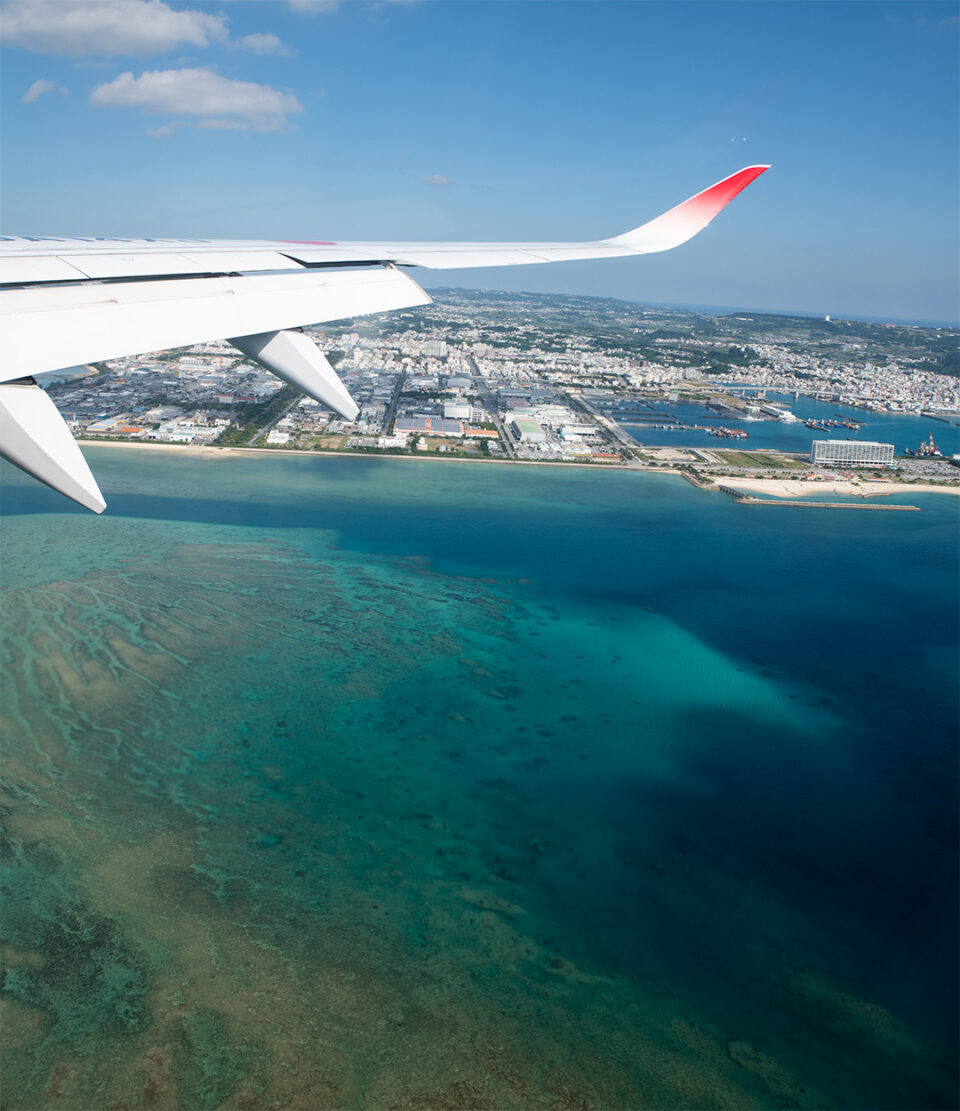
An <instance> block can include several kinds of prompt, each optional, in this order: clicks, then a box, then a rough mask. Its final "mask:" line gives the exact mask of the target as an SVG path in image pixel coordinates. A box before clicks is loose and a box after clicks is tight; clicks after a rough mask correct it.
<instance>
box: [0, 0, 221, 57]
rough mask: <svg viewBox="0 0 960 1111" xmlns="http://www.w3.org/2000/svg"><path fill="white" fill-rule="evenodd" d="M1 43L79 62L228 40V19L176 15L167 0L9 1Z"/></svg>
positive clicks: (192, 12) (198, 14) (0, 23)
mask: <svg viewBox="0 0 960 1111" xmlns="http://www.w3.org/2000/svg"><path fill="white" fill-rule="evenodd" d="M0 15H2V19H0V38H2V39H3V41H4V42H6V43H9V44H10V45H12V46H22V47H26V48H27V49H28V50H36V51H39V52H41V53H45V54H68V55H71V56H73V57H89V56H94V55H100V56H111V55H116V54H152V53H158V52H162V51H165V50H173V49H175V48H176V47H179V46H208V45H209V44H210V43H211V42H222V41H224V40H225V39H226V38H227V20H226V17H225V16H222V15H210V14H208V13H207V12H201V11H195V10H192V9H182V10H174V9H173V8H171V7H170V6H169V5H167V4H165V3H164V2H163V0H5V3H4V4H3V8H2V10H0Z"/></svg>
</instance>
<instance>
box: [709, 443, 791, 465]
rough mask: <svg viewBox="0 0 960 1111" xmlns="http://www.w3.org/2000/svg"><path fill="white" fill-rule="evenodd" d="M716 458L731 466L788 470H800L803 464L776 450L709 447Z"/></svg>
mask: <svg viewBox="0 0 960 1111" xmlns="http://www.w3.org/2000/svg"><path fill="white" fill-rule="evenodd" d="M711 451H712V452H713V454H714V455H716V456H717V458H719V459H722V460H723V461H724V463H729V464H730V465H731V466H733V467H768V468H769V467H779V468H786V469H788V470H801V469H803V467H804V466H805V464H804V463H801V462H800V461H799V460H797V459H792V458H790V456H787V455H781V454H780V453H779V452H776V451H723V450H720V451H717V450H716V449H714V448H711Z"/></svg>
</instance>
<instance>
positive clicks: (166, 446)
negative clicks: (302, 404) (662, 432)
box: [76, 439, 680, 474]
mask: <svg viewBox="0 0 960 1111" xmlns="http://www.w3.org/2000/svg"><path fill="white" fill-rule="evenodd" d="M76 442H77V443H78V444H81V445H83V446H85V447H124V448H137V449H143V450H145V451H175V452H178V453H180V454H185V455H199V456H206V457H208V458H209V457H211V456H213V455H295V456H298V457H299V458H303V459H323V458H325V457H326V456H336V457H337V458H340V459H401V460H403V459H408V460H409V459H413V460H420V461H421V462H432V463H483V464H492V465H493V466H508V467H579V468H581V469H583V468H586V469H589V470H592V471H596V470H611V471H643V472H649V473H651V474H680V471H678V470H677V469H676V468H674V467H655V468H653V467H644V466H640V465H637V464H636V463H630V462H627V463H613V462H610V463H573V462H566V461H564V462H561V461H560V460H558V459H489V458H487V459H474V458H471V457H469V456H464V455H450V456H447V455H442V456H441V455H433V454H427V453H426V452H424V453H422V454H417V455H399V454H395V453H392V452H388V451H378V452H375V453H374V452H370V453H369V454H368V453H367V452H363V451H298V450H297V449H296V448H282V447H277V448H274V447H215V446H214V445H212V444H170V443H162V442H157V441H156V440H151V441H148V442H145V443H139V442H138V441H136V440H79V439H78V440H77V441H76Z"/></svg>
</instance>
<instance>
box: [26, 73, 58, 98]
mask: <svg viewBox="0 0 960 1111" xmlns="http://www.w3.org/2000/svg"><path fill="white" fill-rule="evenodd" d="M52 92H58V93H63V94H64V96H66V93H67V90H66V89H65V88H64V87H63V86H62V85H58V84H57V83H56V81H46V80H44V79H43V78H42V77H41V78H40V80H39V81H34V83H33V84H32V85H31V86H30V88H29V89H27V91H26V92H25V93H24V94H23V103H24V104H33V102H34V101H35V100H39V98H40V97H42V96H43V94H44V93H52Z"/></svg>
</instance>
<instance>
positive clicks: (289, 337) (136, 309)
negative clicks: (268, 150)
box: [0, 166, 768, 512]
mask: <svg viewBox="0 0 960 1111" xmlns="http://www.w3.org/2000/svg"><path fill="white" fill-rule="evenodd" d="M766 169H768V167H767V166H748V167H746V168H745V169H742V170H739V171H738V172H737V173H735V174H732V175H731V176H730V177H727V178H724V180H723V181H720V182H718V183H717V184H716V185H712V186H710V188H709V189H705V190H703V191H702V192H700V193H698V194H696V196H694V197H691V198H690V199H689V200H687V201H684V202H683V203H682V204H680V205H677V206H676V207H675V208H672V209H670V210H669V211H668V212H665V213H663V215H661V216H658V217H657V218H656V219H655V220H651V221H649V222H648V223H646V224H643V225H641V226H640V227H638V228H634V229H633V230H632V231H629V232H625V233H623V234H622V235H617V236H613V237H612V238H610V239H600V240H596V241H593V242H586V243H367V242H363V243H335V242H327V241H314V240H310V241H306V240H305V241H297V242H278V241H266V240H264V241H259V240H242V241H223V240H179V239H140V240H137V239H83V238H78V239H52V238H44V237H27V238H11V237H0V353H2V366H0V455H2V456H4V457H5V458H7V459H9V460H10V461H11V462H14V463H16V464H17V465H18V466H21V467H23V468H24V469H25V470H27V471H29V472H30V473H31V474H33V475H35V476H36V477H37V478H39V479H40V480H41V481H44V482H46V483H48V484H49V485H51V486H53V487H54V488H55V489H57V490H60V491H61V492H62V493H64V494H66V495H67V496H68V497H72V498H74V499H75V500H77V501H79V502H81V504H83V505H86V506H87V507H88V508H91V509H94V510H95V511H96V512H100V511H101V510H102V509H103V507H104V503H103V499H102V496H101V495H100V492H99V490H98V489H97V487H96V483H95V482H94V481H93V478H92V476H91V475H90V472H89V470H87V469H86V464H85V463H84V462H83V458H82V456H81V455H80V453H79V451H76V450H75V451H74V452H72V453H71V452H70V451H69V450H68V449H67V448H65V446H64V445H65V440H64V437H63V434H64V433H66V434H67V435H68V432H67V429H66V428H65V427H64V428H62V429H58V431H57V434H56V435H54V434H53V433H52V431H51V429H52V428H53V427H55V426H56V425H57V424H62V422H60V421H59V418H58V416H57V413H56V409H55V407H54V406H53V405H52V403H49V399H39V398H38V397H37V394H38V393H41V392H42V391H40V389H39V387H38V386H37V385H36V384H35V383H34V381H33V375H35V374H41V373H44V372H47V371H53V370H59V369H62V368H64V367H71V366H76V365H78V364H83V363H88V362H92V361H95V360H102V359H111V358H119V357H121V356H124V355H135V354H139V353H141V352H146V351H156V350H164V349H166V348H170V347H182V346H187V345H191V344H194V343H200V342H203V341H205V340H212V339H230V342H231V343H234V344H235V346H237V347H238V348H239V349H240V350H241V351H243V353H244V354H246V355H247V356H248V357H250V358H253V359H256V360H257V361H258V362H260V363H261V364H262V365H263V366H265V367H267V369H269V370H271V371H273V372H274V373H275V374H277V375H278V376H279V377H281V378H283V379H284V380H285V381H288V382H291V383H292V384H294V385H296V386H297V387H298V388H299V389H302V390H303V391H304V392H305V393H307V394H309V395H310V396H311V397H314V398H316V399H317V400H318V401H320V402H321V403H322V404H324V405H326V406H328V407H330V408H332V409H334V410H335V411H336V412H338V413H340V414H342V415H343V416H345V417H346V418H347V419H348V420H352V419H353V418H354V417H355V416H356V413H357V406H356V405H355V404H354V402H353V400H352V399H351V398H350V396H349V394H348V393H347V391H346V389H345V388H344V386H343V384H342V383H341V382H340V380H339V379H338V378H337V376H336V374H335V373H334V371H333V368H332V367H331V366H330V364H329V363H328V362H327V360H326V359H325V358H324V356H323V355H322V353H321V352H320V351H319V349H318V348H317V347H316V345H314V344H313V343H312V341H310V340H309V339H307V337H306V336H303V335H302V334H300V333H297V332H295V331H293V329H296V328H299V327H301V326H303V325H307V324H317V323H321V322H325V321H330V320H339V319H343V318H349V317H354V316H362V315H364V314H367V313H375V312H384V311H387V310H391V309H398V308H405V307H409V306H414V305H423V304H428V303H429V301H430V298H429V297H428V296H427V295H426V293H424V291H423V290H422V289H421V288H420V286H419V285H417V283H416V282H415V281H414V280H413V279H412V278H411V277H409V276H408V275H407V274H405V273H404V272H403V271H401V270H400V269H398V267H409V266H423V267H428V268H431V269H451V268H457V267H471V268H472V267H479V266H516V265H521V264H531V263H538V262H560V261H570V260H575V259H596V258H616V257H622V256H626V255H641V254H648V253H651V252H654V251H665V250H668V249H670V248H671V247H676V246H678V245H679V244H681V243H684V242H686V240H688V239H690V238H692V237H693V236H694V235H696V234H697V232H699V231H701V230H702V229H703V228H705V227H706V226H707V224H709V223H710V221H711V220H712V219H713V217H714V216H716V214H717V213H718V212H719V211H720V210H721V209H722V208H724V207H725V206H726V205H727V204H729V202H730V201H731V200H732V199H733V198H734V197H735V196H736V195H737V194H738V193H739V192H740V191H741V190H742V189H745V188H746V187H747V186H748V185H749V184H750V182H752V181H753V180H754V179H755V178H757V177H759V175H760V174H762V173H763V172H764V171H765V170H766ZM31 398H32V399H33V400H30V399H31ZM43 400H46V401H47V403H48V404H47V405H44V404H43ZM41 415H42V417H41ZM51 420H52V423H51Z"/></svg>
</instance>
